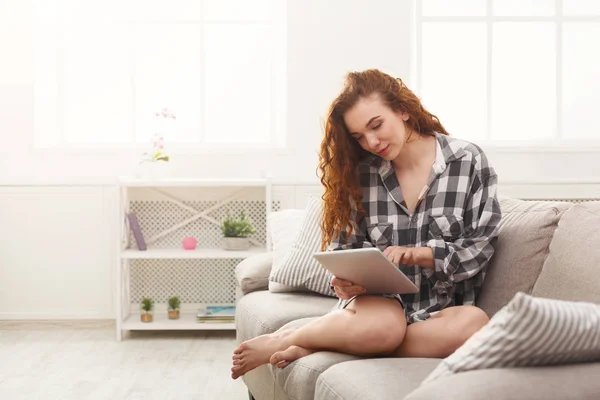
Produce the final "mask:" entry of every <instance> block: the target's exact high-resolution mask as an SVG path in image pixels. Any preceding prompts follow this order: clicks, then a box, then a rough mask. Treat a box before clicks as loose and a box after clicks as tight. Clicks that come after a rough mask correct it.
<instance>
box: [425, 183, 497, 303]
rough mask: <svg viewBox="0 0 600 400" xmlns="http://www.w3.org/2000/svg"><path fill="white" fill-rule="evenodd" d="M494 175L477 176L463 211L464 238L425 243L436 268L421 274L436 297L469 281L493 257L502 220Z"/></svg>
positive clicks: (437, 239)
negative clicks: (427, 280)
mask: <svg viewBox="0 0 600 400" xmlns="http://www.w3.org/2000/svg"><path fill="white" fill-rule="evenodd" d="M497 180H498V178H497V176H496V175H495V174H494V175H489V176H488V177H486V178H485V179H484V180H481V179H480V178H479V176H476V178H475V179H474V182H473V184H472V186H471V190H470V192H471V193H470V198H469V200H468V201H467V208H466V209H465V212H464V220H463V222H464V235H463V236H462V237H459V238H458V239H456V240H454V241H453V242H446V241H444V240H443V239H439V238H435V239H432V240H429V241H428V242H427V247H430V248H431V249H432V250H433V258H434V263H435V269H429V268H427V269H424V273H425V275H426V276H427V278H429V279H430V280H431V281H432V283H434V287H433V289H434V290H436V291H437V292H438V293H439V294H443V293H448V291H449V290H452V288H453V287H454V284H455V283H458V282H461V281H464V280H466V279H470V278H472V277H473V276H475V275H476V274H478V273H479V272H480V271H481V270H482V269H484V268H485V267H486V266H487V264H488V263H489V261H490V259H491V258H492V255H493V254H494V244H495V241H496V240H497V236H498V226H499V223H500V219H501V211H500V205H499V203H498V198H497V193H496V190H497Z"/></svg>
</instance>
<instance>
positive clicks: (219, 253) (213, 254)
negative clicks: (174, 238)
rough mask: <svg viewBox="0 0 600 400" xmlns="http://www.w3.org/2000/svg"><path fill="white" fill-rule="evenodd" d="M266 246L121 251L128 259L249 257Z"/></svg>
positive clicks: (262, 250) (123, 256)
mask: <svg viewBox="0 0 600 400" xmlns="http://www.w3.org/2000/svg"><path fill="white" fill-rule="evenodd" d="M266 251H267V250H266V249H265V248H264V247H256V248H251V249H250V250H223V249H196V250H184V249H148V250H146V251H140V250H135V249H127V250H124V251H122V252H121V258H122V259H127V260H160V259H183V258H187V259H190V258H192V259H204V258H229V259H232V258H248V257H250V256H253V255H256V254H260V253H264V252H266Z"/></svg>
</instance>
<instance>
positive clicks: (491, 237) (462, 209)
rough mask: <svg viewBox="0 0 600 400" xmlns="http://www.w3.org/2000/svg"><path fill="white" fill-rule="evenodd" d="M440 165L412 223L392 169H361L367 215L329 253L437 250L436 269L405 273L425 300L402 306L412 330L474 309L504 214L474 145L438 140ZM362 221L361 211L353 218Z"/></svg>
mask: <svg viewBox="0 0 600 400" xmlns="http://www.w3.org/2000/svg"><path fill="white" fill-rule="evenodd" d="M436 139H437V150H436V159H435V162H434V164H433V168H432V172H431V175H430V178H429V182H428V184H427V186H426V187H425V188H424V190H423V192H422V193H421V195H420V196H419V198H420V199H421V200H420V201H419V202H418V204H417V208H416V210H415V212H414V213H413V214H412V215H411V214H410V213H409V211H408V208H407V206H406V203H405V202H404V199H403V197H402V191H401V188H400V184H399V182H398V178H397V177H396V174H395V172H394V168H393V166H392V164H391V162H390V161H386V160H384V159H382V158H380V157H377V156H374V155H369V156H367V157H366V158H365V159H364V160H362V161H361V163H360V164H359V167H358V172H359V181H360V185H361V187H362V206H363V209H364V210H365V211H366V214H365V215H364V216H363V217H361V218H360V220H359V221H358V222H357V223H354V228H355V229H354V231H353V233H352V234H351V235H348V229H344V230H342V232H341V233H340V235H339V237H338V238H337V239H335V240H334V241H332V243H331V245H330V247H329V249H330V250H344V249H349V248H362V247H378V248H379V249H380V250H384V249H385V248H386V247H388V246H406V247H424V246H427V247H430V248H431V249H433V256H434V262H435V268H422V267H419V266H417V265H400V267H399V268H400V269H401V270H402V272H404V273H405V274H406V276H408V277H409V278H410V279H411V280H412V281H413V282H414V283H415V285H416V286H417V287H419V288H420V292H419V293H415V294H403V295H401V298H402V300H403V302H404V305H405V311H406V315H407V319H408V322H409V323H412V322H416V321H424V320H426V319H427V318H429V317H430V316H431V313H433V312H436V311H440V310H442V309H443V308H445V307H448V306H454V305H474V304H475V300H476V299H477V297H478V295H479V293H480V291H481V286H482V284H483V280H484V278H485V273H486V268H487V265H488V263H489V261H490V258H491V257H492V255H493V253H494V245H495V242H496V240H497V236H498V225H499V222H500V217H501V212H500V206H499V203H498V199H497V194H496V189H497V176H496V173H495V171H494V169H493V168H492V166H490V164H489V163H488V160H487V157H486V155H485V154H484V153H483V151H482V150H481V149H480V148H479V147H478V146H477V145H475V144H472V143H469V142H466V141H463V140H459V139H456V138H453V137H448V136H446V135H442V134H436ZM351 217H352V220H353V221H356V210H354V212H353V215H352V216H351Z"/></svg>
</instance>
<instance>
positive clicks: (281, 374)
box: [236, 199, 600, 400]
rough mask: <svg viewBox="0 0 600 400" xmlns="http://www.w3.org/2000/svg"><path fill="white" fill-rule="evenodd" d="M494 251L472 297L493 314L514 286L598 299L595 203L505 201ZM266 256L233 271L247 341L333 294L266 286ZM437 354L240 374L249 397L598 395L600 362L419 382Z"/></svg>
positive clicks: (312, 361)
mask: <svg viewBox="0 0 600 400" xmlns="http://www.w3.org/2000/svg"><path fill="white" fill-rule="evenodd" d="M501 208H502V212H503V217H502V224H501V227H500V236H499V240H498V244H497V248H496V253H495V255H494V258H493V260H492V263H491V264H490V266H489V269H488V274H487V277H486V280H485V286H484V288H483V291H482V295H481V296H480V298H479V301H478V305H479V306H480V307H481V308H483V309H484V310H485V311H486V312H487V313H488V314H489V316H490V317H491V316H493V315H494V314H495V313H496V312H497V311H498V310H499V309H500V308H501V307H503V306H504V305H506V304H507V303H508V302H509V300H510V299H511V298H512V297H513V296H514V294H515V293H516V292H517V291H523V292H525V293H529V294H532V295H534V296H539V297H548V298H555V299H561V300H572V301H589V302H594V303H600V202H588V203H580V204H572V203H555V202H552V203H550V202H541V201H533V202H531V201H520V200H515V199H502V201H501ZM271 260H272V255H271V254H269V253H267V254H262V255H259V256H254V257H252V258H249V259H246V260H244V261H243V262H242V263H240V264H239V265H238V267H237V269H236V275H237V278H238V282H239V288H240V293H242V294H243V295H242V297H241V298H240V299H239V301H238V306H237V315H236V323H237V338H238V341H239V342H241V341H244V340H248V339H250V338H253V337H255V336H258V335H261V334H264V333H269V332H273V331H275V330H277V329H278V328H280V327H281V326H283V325H285V324H288V323H291V324H294V325H302V324H304V323H306V322H307V321H309V320H310V319H311V318H314V317H317V316H320V315H323V314H325V313H327V312H328V311H329V310H330V309H331V307H332V306H333V305H334V303H335V301H336V300H335V299H333V298H328V297H324V296H319V295H312V294H307V293H271V292H269V291H268V290H267V282H268V274H269V270H270V265H271ZM439 362H440V360H438V359H407V358H406V359H401V358H379V359H361V358H359V357H355V356H350V355H346V354H339V353H334V352H318V353H314V354H312V355H310V356H308V357H304V358H301V359H299V360H297V361H295V362H293V363H292V364H290V365H289V366H287V367H286V368H283V369H277V368H273V367H272V366H270V365H265V366H262V367H259V368H257V369H255V370H254V371H251V372H249V373H247V374H246V375H245V376H244V377H243V379H244V382H245V383H246V385H247V387H248V389H249V392H250V393H251V396H254V398H255V399H256V400H271V399H276V400H284V399H293V400H308V399H311V400H312V399H319V400H325V399H326V400H333V399H336V400H337V399H345V400H349V399H353V400H368V399H373V400H375V399H377V400H385V399H394V400H397V399H406V400H417V399H460V400H471V399H472V400H480V399H544V400H548V399H557V400H558V399H560V400H563V399H578V400H583V399H596V400H597V399H600V363H588V364H573V365H564V366H551V367H536V368H507V369H488V370H478V371H470V372H463V373H458V374H455V375H451V376H449V377H444V378H441V379H440V380H439V381H435V382H432V383H429V384H427V385H423V386H420V384H421V382H422V381H423V380H424V378H425V377H426V376H427V375H428V374H429V373H430V372H431V371H432V370H433V369H434V368H435V367H436V366H437V365H438V363H439Z"/></svg>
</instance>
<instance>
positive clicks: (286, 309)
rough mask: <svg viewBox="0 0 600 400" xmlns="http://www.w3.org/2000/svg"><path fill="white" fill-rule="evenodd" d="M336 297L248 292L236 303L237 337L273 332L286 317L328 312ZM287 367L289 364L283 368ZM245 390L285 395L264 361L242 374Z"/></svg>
mask: <svg viewBox="0 0 600 400" xmlns="http://www.w3.org/2000/svg"><path fill="white" fill-rule="evenodd" d="M336 302H337V300H336V299H332V298H330V297H325V296H320V295H316V294H310V293H271V292H270V291H268V290H261V291H257V292H252V293H248V294H247V295H245V296H243V297H242V298H241V299H240V300H239V301H238V303H237V307H236V315H235V323H236V334H237V341H238V343H241V342H243V341H245V340H249V339H252V338H254V337H256V336H260V335H263V334H265V333H272V332H275V331H276V330H277V329H279V328H281V327H282V326H283V325H285V324H287V323H288V322H290V321H293V320H297V319H299V318H306V317H318V316H321V315H324V314H326V313H328V312H329V311H330V310H331V309H332V308H333V306H334V305H335V304H336ZM289 367H291V365H289V366H288V367H287V368H289ZM243 380H244V383H245V384H246V386H247V387H248V390H250V392H251V393H252V394H253V395H254V396H255V398H257V399H285V398H286V397H285V396H284V395H283V394H282V391H281V388H280V387H279V386H278V385H276V384H275V382H274V381H273V374H272V372H271V370H270V368H269V366H267V365H262V366H260V367H258V368H256V369H254V370H252V371H250V372H248V373H247V374H245V375H244V377H243Z"/></svg>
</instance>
